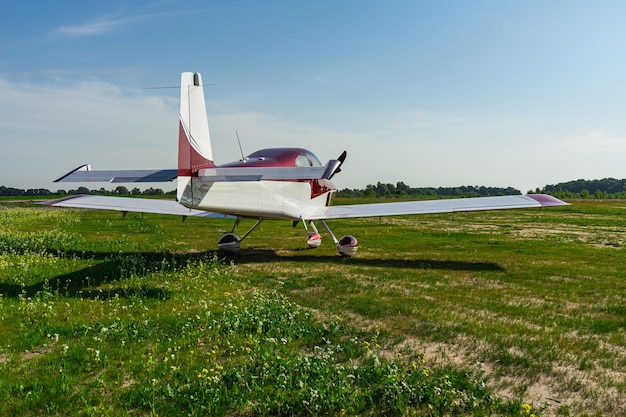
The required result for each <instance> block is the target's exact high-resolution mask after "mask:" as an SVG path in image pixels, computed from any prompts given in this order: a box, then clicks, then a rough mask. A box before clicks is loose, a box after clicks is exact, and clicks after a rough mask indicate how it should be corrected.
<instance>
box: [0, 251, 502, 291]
mask: <svg viewBox="0 0 626 417" xmlns="http://www.w3.org/2000/svg"><path fill="white" fill-rule="evenodd" d="M55 254H56V255H58V253H57V252H55ZM62 256H63V257H65V258H68V259H82V260H85V261H89V260H93V261H94V264H92V265H89V266H87V267H84V268H81V269H79V270H76V271H72V272H68V273H66V274H62V275H59V276H56V277H50V278H48V279H47V280H44V281H42V282H38V283H36V284H32V285H27V286H22V285H18V284H6V283H2V282H0V294H2V295H3V296H5V297H18V296H20V295H23V296H25V297H33V296H34V295H36V294H37V293H40V292H42V291H45V290H47V291H51V292H58V293H59V294H62V295H65V296H70V297H81V298H101V299H108V298H113V297H124V298H128V297H133V296H141V297H148V298H154V299H167V298H169V297H170V296H171V291H170V290H168V289H164V288H160V287H157V286H155V285H152V284H150V283H144V284H140V285H132V286H127V285H119V286H113V287H111V288H107V289H106V290H103V289H100V288H98V287H100V286H101V285H104V284H107V283H111V282H115V281H120V280H123V279H125V278H127V277H129V276H131V275H134V276H139V277H141V276H147V275H148V274H151V273H154V272H155V271H160V272H168V271H173V270H176V269H178V268H183V267H185V266H187V265H188V264H189V263H191V262H194V261H200V260H213V259H217V260H218V261H219V262H224V263H227V262H230V261H233V262H235V263H236V264H239V265H245V264H253V263H281V262H296V263H321V264H325V265H328V264H340V265H344V266H366V267H377V268H400V269H421V270H428V269H435V270H452V271H504V268H502V267H501V266H500V265H498V264H495V263H489V262H467V261H446V260H435V259H367V258H358V257H353V258H342V257H338V256H336V255H321V256H316V255H302V254H300V253H297V254H295V255H279V254H277V253H276V252H274V251H273V250H264V249H244V250H242V251H241V252H240V253H239V254H231V255H228V256H224V255H223V254H221V253H220V252H216V251H206V252H195V253H183V254H177V253H169V252H143V253H141V252H122V253H117V252H63V255H62Z"/></svg>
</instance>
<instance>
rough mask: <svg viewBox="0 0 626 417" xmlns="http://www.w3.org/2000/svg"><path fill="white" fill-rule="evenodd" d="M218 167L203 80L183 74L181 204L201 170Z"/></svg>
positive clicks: (179, 180) (179, 183)
mask: <svg viewBox="0 0 626 417" xmlns="http://www.w3.org/2000/svg"><path fill="white" fill-rule="evenodd" d="M214 166H215V164H214V163H213V150H212V148H211V136H210V134H209V121H208V119H207V114H206V104H205V102H204V88H203V86H202V76H201V75H200V73H198V72H183V73H182V74H181V80H180V120H179V125H178V184H177V188H178V192H177V194H178V200H179V201H180V200H181V199H182V197H183V193H184V190H186V189H188V187H189V185H190V180H191V177H193V176H195V175H196V174H197V173H198V170H200V169H202V168H211V167H214Z"/></svg>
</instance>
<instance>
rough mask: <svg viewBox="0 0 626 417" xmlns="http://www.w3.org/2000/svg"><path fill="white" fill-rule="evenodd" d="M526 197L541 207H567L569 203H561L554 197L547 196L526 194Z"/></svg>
mask: <svg viewBox="0 0 626 417" xmlns="http://www.w3.org/2000/svg"><path fill="white" fill-rule="evenodd" d="M527 197H529V198H532V199H533V200H535V201H536V202H537V203H539V205H540V206H541V207H557V206H569V205H570V204H569V203H566V202H565V201H561V200H559V199H558V198H556V197H553V196H551V195H548V194H527Z"/></svg>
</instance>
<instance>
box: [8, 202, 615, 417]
mask: <svg viewBox="0 0 626 417" xmlns="http://www.w3.org/2000/svg"><path fill="white" fill-rule="evenodd" d="M5 206H6V207H7V209H4V210H2V209H0V293H1V294H2V297H1V298H0V398H1V399H2V401H0V415H40V414H41V413H42V412H45V413H48V414H52V415H56V414H58V415H76V414H82V415H150V414H153V415H157V414H158V415H275V414H279V415H341V414H344V413H345V414H346V415H379V414H387V415H406V414H408V415H511V416H520V415H528V414H530V413H535V414H537V415H538V414H542V415H585V414H586V415H623V413H624V412H625V411H626V401H624V400H623V398H626V373H624V369H626V336H625V334H626V308H625V307H624V306H626V300H625V297H626V282H625V280H624V272H623V271H624V254H623V246H624V241H625V240H626V235H625V232H626V209H623V208H621V207H622V206H624V207H626V203H624V202H619V201H618V202H615V201H612V202H610V203H603V202H580V203H579V202H576V204H574V205H572V206H569V207H564V208H558V209H551V210H541V211H536V210H521V211H502V212H489V213H471V214H470V213H468V214H455V215H426V216H416V217H398V218H386V219H382V220H379V219H378V218H376V219H362V220H349V221H334V222H332V224H331V227H332V228H333V231H334V232H335V233H336V234H337V235H338V236H339V235H341V234H344V233H346V234H347V233H349V234H353V235H355V236H357V238H358V239H359V243H360V246H361V248H360V252H359V254H358V255H357V257H355V258H350V259H345V258H341V257H339V256H338V255H337V254H336V249H335V248H334V246H333V245H332V243H331V242H330V239H328V238H326V240H325V243H324V244H323V245H322V246H321V247H320V248H318V249H316V250H307V249H304V248H305V247H306V244H305V234H304V233H303V231H302V230H300V229H292V227H291V225H290V224H289V223H286V222H285V223H282V222H266V223H263V224H261V226H259V228H258V229H257V230H256V231H255V232H254V233H253V234H252V235H251V236H250V237H249V238H248V239H246V240H245V241H244V244H243V246H244V247H243V249H242V253H241V254H239V255H237V256H232V257H228V258H224V257H223V256H222V255H221V254H219V253H215V252H213V248H214V247H215V242H216V241H217V239H219V236H220V235H221V233H223V232H224V231H229V230H230V227H232V222H228V221H214V220H204V219H193V218H189V219H187V221H186V222H184V223H183V222H181V221H180V219H179V218H175V217H168V216H157V215H146V217H145V218H144V219H142V218H141V217H140V216H139V215H132V214H131V215H129V216H127V218H126V219H122V217H121V216H120V215H119V214H117V213H111V212H88V211H77V210H51V209H47V208H27V207H22V206H23V205H20V204H5ZM242 223H246V224H242V225H241V226H240V228H241V229H242V230H243V229H244V228H245V227H246V226H247V222H242ZM523 403H526V404H532V408H531V409H530V410H529V411H528V413H527V412H526V410H527V408H522V404H523Z"/></svg>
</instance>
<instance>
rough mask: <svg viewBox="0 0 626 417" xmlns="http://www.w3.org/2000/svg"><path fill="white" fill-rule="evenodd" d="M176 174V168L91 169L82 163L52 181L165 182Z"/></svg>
mask: <svg viewBox="0 0 626 417" xmlns="http://www.w3.org/2000/svg"><path fill="white" fill-rule="evenodd" d="M177 175H178V171H177V170H176V169H127V170H99V171H93V170H91V167H90V166H89V165H82V166H80V167H78V168H76V169H75V170H73V171H70V172H68V173H67V174H65V175H63V176H62V177H61V178H58V179H56V180H54V182H111V183H124V182H167V181H172V180H173V179H175V178H176V177H177Z"/></svg>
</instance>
